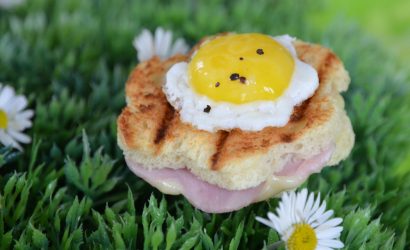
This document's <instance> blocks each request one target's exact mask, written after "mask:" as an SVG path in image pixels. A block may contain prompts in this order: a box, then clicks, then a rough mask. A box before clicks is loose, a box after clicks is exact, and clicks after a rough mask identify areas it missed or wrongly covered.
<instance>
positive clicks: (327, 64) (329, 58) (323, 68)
mask: <svg viewBox="0 0 410 250" xmlns="http://www.w3.org/2000/svg"><path fill="white" fill-rule="evenodd" d="M335 60H338V59H337V57H336V55H335V54H333V53H331V52H329V51H328V52H327V54H326V56H324V57H323V60H322V61H321V63H320V65H319V67H318V69H319V70H318V72H317V73H318V76H319V83H322V82H323V81H325V80H326V78H327V75H328V73H329V69H330V68H331V66H332V64H333V63H334V62H335Z"/></svg>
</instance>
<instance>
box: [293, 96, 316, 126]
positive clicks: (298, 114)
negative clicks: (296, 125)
mask: <svg viewBox="0 0 410 250" xmlns="http://www.w3.org/2000/svg"><path fill="white" fill-rule="evenodd" d="M310 99H311V98H309V99H307V100H306V101H304V102H302V104H301V105H299V106H296V107H294V108H293V113H292V115H291V116H290V122H298V121H300V120H302V119H303V117H304V115H305V111H306V109H307V108H308V106H309V103H310Z"/></svg>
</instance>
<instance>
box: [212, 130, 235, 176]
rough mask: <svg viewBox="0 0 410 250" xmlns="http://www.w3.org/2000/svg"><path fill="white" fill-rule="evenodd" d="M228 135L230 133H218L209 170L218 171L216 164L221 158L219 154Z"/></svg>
mask: <svg viewBox="0 0 410 250" xmlns="http://www.w3.org/2000/svg"><path fill="white" fill-rule="evenodd" d="M230 134H231V133H230V132H227V131H220V132H219V137H218V140H217V142H216V143H215V145H216V151H215V153H214V154H213V155H212V157H211V169H212V170H218V169H219V167H218V162H219V159H220V156H221V152H222V150H223V148H224V146H225V142H226V140H227V139H228V137H229V135H230Z"/></svg>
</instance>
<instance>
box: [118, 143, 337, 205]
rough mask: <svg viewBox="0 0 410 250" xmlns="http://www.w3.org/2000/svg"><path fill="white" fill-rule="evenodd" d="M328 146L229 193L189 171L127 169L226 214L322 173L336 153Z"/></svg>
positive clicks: (132, 166) (138, 166)
mask: <svg viewBox="0 0 410 250" xmlns="http://www.w3.org/2000/svg"><path fill="white" fill-rule="evenodd" d="M334 149H335V146H334V145H333V144H332V145H329V146H328V147H327V148H326V149H325V150H324V151H322V152H321V153H319V154H318V155H315V156H313V157H310V158H308V159H298V157H295V156H294V157H289V159H288V160H287V162H286V164H285V166H283V167H282V170H281V171H280V172H277V173H275V174H274V175H272V176H271V177H270V178H268V179H267V180H266V181H264V182H263V183H261V184H259V185H258V186H256V187H252V188H247V189H243V190H228V189H225V188H221V187H219V186H217V185H213V184H210V183H208V182H206V181H203V180H201V179H199V178H198V177H196V176H195V175H194V174H192V173H191V172H190V171H189V170H187V169H186V168H177V169H175V168H161V169H147V168H145V167H144V166H143V164H139V163H137V162H134V161H133V160H132V159H126V162H127V164H128V167H129V168H130V169H131V170H132V171H133V172H134V173H135V174H136V175H137V176H139V177H141V178H142V179H144V180H145V181H146V182H148V183H149V184H151V185H152V186H154V187H156V188H157V189H159V190H160V191H161V192H163V193H166V194H172V195H178V194H182V195H184V196H185V197H186V198H187V199H188V200H189V201H190V203H191V204H192V205H194V206H195V207H197V208H198V209H200V210H202V211H204V212H208V213H224V212H230V211H234V210H238V209H241V208H243V207H245V206H247V205H249V204H251V203H254V202H258V201H261V200H265V199H267V198H269V197H271V196H273V195H277V194H279V193H281V192H282V191H284V190H288V189H292V188H295V187H297V186H299V185H300V184H301V183H302V182H304V181H305V180H306V179H307V178H308V177H309V176H310V175H311V174H312V173H315V172H320V170H321V169H322V168H323V167H324V166H325V165H326V163H327V162H328V161H329V159H330V158H331V156H332V154H333V152H334Z"/></svg>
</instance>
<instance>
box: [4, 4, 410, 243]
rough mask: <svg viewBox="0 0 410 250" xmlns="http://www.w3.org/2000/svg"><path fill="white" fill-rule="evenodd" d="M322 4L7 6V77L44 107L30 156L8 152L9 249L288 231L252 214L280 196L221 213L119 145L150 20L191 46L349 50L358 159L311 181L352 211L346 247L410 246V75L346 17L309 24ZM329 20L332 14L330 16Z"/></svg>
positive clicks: (266, 238)
mask: <svg viewBox="0 0 410 250" xmlns="http://www.w3.org/2000/svg"><path fill="white" fill-rule="evenodd" d="M320 6H323V5H322V4H321V3H319V2H318V1H313V0H312V1H270V0H264V1H260V2H258V4H256V3H255V2H254V1H251V0H240V1H235V2H234V1H219V0H218V1H217V0H211V1H196V2H188V1H178V2H177V1H175V2H174V3H172V4H170V3H167V1H161V0H154V1H142V0H139V1H125V0H124V1H115V2H114V1H109V0H101V1H81V0H59V1H53V0H32V1H28V3H27V4H26V5H24V6H22V7H20V8H17V9H15V10H11V11H4V10H0V82H4V83H8V84H10V85H12V86H14V87H15V88H16V89H17V91H18V92H19V93H21V94H25V95H27V96H28V98H29V100H30V108H32V109H34V110H35V112H36V116H35V118H34V120H33V122H34V125H33V128H32V129H30V130H28V132H29V133H30V135H31V136H32V137H33V138H34V142H33V143H32V144H31V145H29V146H27V147H26V150H25V152H24V153H21V154H20V153H17V152H16V151H11V150H10V149H7V148H1V149H0V249H8V248H15V249H47V248H50V249H78V248H81V249H136V248H137V249H221V248H223V249H261V248H263V247H264V245H266V244H270V243H273V242H275V241H276V240H278V235H277V234H276V233H275V232H274V231H273V230H270V229H269V228H267V227H265V226H263V225H261V224H260V223H257V222H256V221H255V215H259V216H265V214H266V212H267V211H269V210H274V209H275V207H276V204H277V199H271V200H269V201H267V202H261V203H259V204H255V205H252V206H250V207H247V208H244V209H242V210H240V211H237V212H233V213H228V214H223V215H211V214H206V213H202V212H200V211H198V210H196V209H194V208H193V207H192V206H191V205H190V204H189V203H188V202H187V201H186V200H185V199H184V198H182V197H180V196H177V197H174V196H164V195H162V194H161V193H159V192H158V191H156V190H154V189H153V188H151V187H150V186H149V185H148V184H146V183H145V182H143V181H141V180H140V179H138V178H137V177H135V176H134V175H133V174H132V173H131V172H130V171H129V170H128V169H127V167H126V165H125V163H124V161H123V157H122V153H121V151H120V150H119V149H118V147H117V146H116V125H115V122H116V117H117V115H118V114H119V112H120V110H121V108H122V107H123V106H124V105H125V100H124V92H123V91H124V82H125V80H126V78H127V75H128V73H129V72H130V70H131V69H132V67H133V66H134V65H135V64H136V63H137V61H136V54H135V51H134V49H133V47H132V45H131V41H132V39H133V37H134V35H135V34H137V33H138V32H139V31H140V30H141V29H142V28H144V27H148V28H150V29H153V28H155V27H157V26H160V25H161V26H165V27H167V28H170V29H172V30H174V31H175V32H176V34H177V35H178V36H183V37H185V38H186V39H187V40H188V41H189V42H190V43H191V44H194V43H195V42H196V41H197V40H198V39H200V38H201V37H202V36H204V35H207V34H214V33H217V32H221V31H239V32H245V31H255V32H264V33H269V34H281V33H289V34H293V35H296V36H297V37H299V38H301V39H304V40H308V41H312V42H317V43H321V44H324V45H326V46H328V47H330V48H332V49H333V50H335V51H336V53H337V54H338V55H339V56H340V57H341V58H342V60H343V61H344V63H345V66H346V68H347V69H348V71H349V72H350V75H351V78H352V85H351V88H350V89H349V91H348V92H347V93H346V94H345V99H346V109H347V112H348V114H349V116H350V118H351V121H352V124H353V126H354V130H355V133H356V145H355V147H354V149H353V152H352V154H351V155H350V157H349V158H348V159H347V160H345V161H344V162H342V163H341V164H340V165H339V166H337V167H333V168H328V169H325V170H324V171H323V172H322V173H321V174H316V175H314V176H312V177H311V178H309V180H308V181H307V183H305V184H304V185H305V186H308V187H309V189H310V190H311V191H315V192H316V191H320V192H322V193H323V194H324V195H325V196H326V200H327V202H328V207H329V208H331V209H334V210H335V213H336V215H337V216H339V217H342V218H344V223H343V226H344V231H343V234H342V241H343V242H344V243H345V245H346V249H354V250H355V249H408V248H409V247H410V237H409V236H408V235H409V233H410V229H409V221H410V209H409V207H410V198H409V197H408V194H409V192H410V184H409V183H410V147H409V146H410V140H409V139H408V138H409V135H410V126H408V124H410V115H409V114H408V110H409V108H410V101H409V100H410V98H409V97H410V94H409V87H408V82H409V80H410V79H409V76H408V75H407V73H408V72H405V71H404V70H403V66H402V65H401V64H400V62H397V60H396V59H395V57H394V56H392V55H391V54H390V53H389V51H388V48H385V47H384V45H383V42H379V40H377V39H374V38H372V37H371V35H369V33H368V32H367V31H366V30H364V29H363V28H362V27H361V26H360V25H356V24H355V23H354V22H352V21H346V20H344V19H340V18H336V19H334V20H333V21H331V22H330V21H329V22H328V24H326V25H323V26H321V27H319V26H318V25H312V24H313V23H314V22H313V21H312V15H314V14H315V11H316V9H317V7H320ZM329 23H330V24H329Z"/></svg>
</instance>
